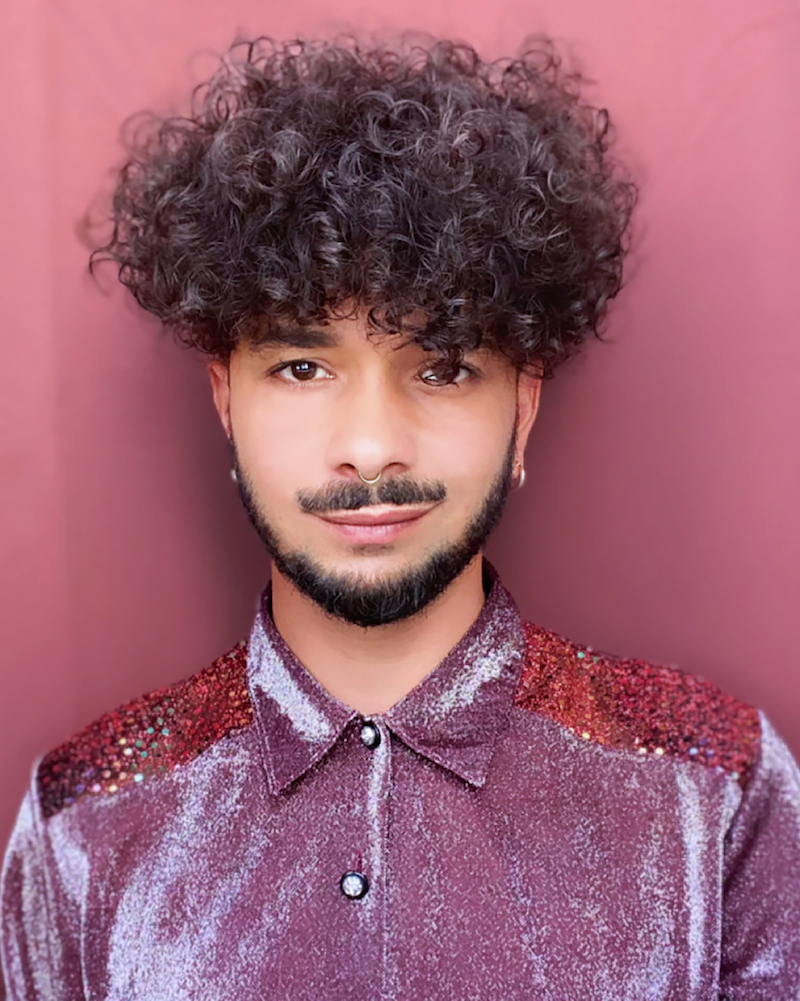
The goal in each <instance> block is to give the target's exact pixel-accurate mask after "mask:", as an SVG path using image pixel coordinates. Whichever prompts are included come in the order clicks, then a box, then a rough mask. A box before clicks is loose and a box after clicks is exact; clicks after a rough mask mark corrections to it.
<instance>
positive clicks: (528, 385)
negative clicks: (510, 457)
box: [515, 369, 542, 463]
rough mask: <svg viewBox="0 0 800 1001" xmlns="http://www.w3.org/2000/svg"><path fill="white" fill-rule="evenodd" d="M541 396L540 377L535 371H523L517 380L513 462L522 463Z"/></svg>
mask: <svg viewBox="0 0 800 1001" xmlns="http://www.w3.org/2000/svg"><path fill="white" fill-rule="evenodd" d="M541 394H542V376H541V374H540V373H539V372H538V371H536V370H535V369H524V370H523V371H522V372H520V374H519V376H518V378H517V454H516V456H515V460H516V461H517V462H519V463H523V461H524V456H525V446H526V445H527V443H528V435H529V434H530V433H531V428H532V427H533V422H534V421H535V420H536V414H537V413H538V412H539V399H540V397H541Z"/></svg>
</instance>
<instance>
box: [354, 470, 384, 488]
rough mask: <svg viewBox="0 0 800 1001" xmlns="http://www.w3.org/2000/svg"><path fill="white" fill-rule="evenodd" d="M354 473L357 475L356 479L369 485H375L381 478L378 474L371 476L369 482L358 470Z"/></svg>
mask: <svg viewBox="0 0 800 1001" xmlns="http://www.w3.org/2000/svg"><path fill="white" fill-rule="evenodd" d="M356 472H357V473H358V478H359V479H360V480H361V482H362V483H369V484H373V483H377V482H378V480H379V479H380V478H381V473H380V472H379V473H378V475H377V476H373V477H372V479H371V480H368V479H367V478H366V476H362V475H361V470H360V469H357V470H356Z"/></svg>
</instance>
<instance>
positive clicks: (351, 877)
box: [339, 870, 369, 900]
mask: <svg viewBox="0 0 800 1001" xmlns="http://www.w3.org/2000/svg"><path fill="white" fill-rule="evenodd" d="M339 886H340V887H341V890H342V893H343V894H344V895H345V896H346V897H347V898H348V899H349V900H360V899H361V898H362V897H364V896H366V893H367V890H368V889H369V882H368V880H367V877H366V876H365V875H364V873H363V872H353V871H352V870H350V871H349V872H346V873H345V874H344V876H342V878H341V879H340V880H339Z"/></svg>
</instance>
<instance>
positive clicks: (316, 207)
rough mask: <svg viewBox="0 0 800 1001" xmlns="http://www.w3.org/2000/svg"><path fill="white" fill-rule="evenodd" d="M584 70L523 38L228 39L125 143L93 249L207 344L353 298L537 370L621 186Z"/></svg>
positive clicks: (575, 343)
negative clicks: (500, 50)
mask: <svg viewBox="0 0 800 1001" xmlns="http://www.w3.org/2000/svg"><path fill="white" fill-rule="evenodd" d="M583 82H584V81H583V78H582V77H581V75H580V74H578V73H575V72H567V71H565V70H564V68H563V67H562V65H561V60H560V59H559V56H558V54H557V51H556V49H555V46H554V45H553V43H552V41H551V40H549V39H547V38H545V37H543V36H537V37H535V38H533V39H531V40H530V41H529V42H528V43H526V45H524V46H523V48H522V52H521V54H520V56H519V57H518V58H516V59H504V60H497V61H494V62H484V61H483V60H481V59H480V58H479V56H478V54H477V53H476V51H475V50H474V49H473V48H472V47H470V46H469V45H466V44H461V43H456V42H452V41H441V40H439V41H437V40H433V41H431V42H430V43H428V44H420V43H419V42H416V43H415V44H413V45H410V46H404V45H400V46H399V47H398V48H392V47H390V46H387V45H376V44H372V45H369V46H367V45H365V44H363V43H360V42H358V41H357V40H355V39H352V38H346V39H344V40H342V39H338V40H336V41H334V42H323V41H303V40H295V41H290V42H283V43H279V42H275V41H273V40H271V39H268V38H261V39H257V40H256V41H254V42H248V43H240V44H239V45H237V46H234V47H233V48H232V49H231V50H230V52H229V54H228V56H227V57H226V58H225V59H224V60H223V62H222V65H221V68H220V69H219V70H218V71H217V72H216V73H215V74H214V76H213V77H212V78H211V79H210V80H209V81H208V82H207V83H206V84H204V85H202V86H201V87H200V88H197V90H196V91H195V93H194V97H193V101H192V108H191V112H190V114H189V115H188V116H186V117H183V116H171V117H166V118H158V117H155V116H150V117H149V119H148V121H149V123H150V124H149V127H147V128H146V129H145V130H144V132H142V130H141V129H140V130H139V133H138V135H137V137H136V138H135V139H134V140H132V141H131V143H130V159H129V160H128V162H127V163H126V164H125V166H124V167H123V168H122V170H121V173H120V176H119V179H118V182H117V186H116V189H115V193H114V196H113V211H112V217H113V233H112V235H111V237H110V240H109V242H108V243H107V244H105V246H103V247H100V248H98V249H96V250H95V252H94V254H93V255H92V264H94V263H96V262H97V260H98V259H110V260H112V261H115V262H116V263H117V265H118V266H119V277H120V280H121V281H122V282H123V283H124V284H125V285H127V286H128V288H129V289H130V290H131V292H132V293H133V295H134V296H135V297H136V299H137V300H138V302H139V303H140V304H141V305H142V306H143V307H144V308H145V309H146V310H148V311H150V312H151V313H154V314H155V315H156V316H158V317H160V318H161V320H163V321H164V322H165V323H166V324H167V325H168V326H169V327H171V328H173V329H174V330H175V331H176V332H177V334H178V336H179V337H180V338H181V339H182V340H183V341H185V342H186V343H187V344H190V345H192V346H194V347H197V348H199V349H200V350H201V351H203V352H206V353H208V354H211V355H214V356H217V357H222V358H225V357H227V356H228V355H229V353H230V351H231V350H232V349H233V348H234V347H235V345H236V344H237V342H239V341H240V340H241V339H242V338H249V339H251V340H255V341H258V339H259V338H265V337H267V336H268V335H269V332H270V331H271V330H273V329H274V325H275V324H281V323H285V322H292V323H294V324H298V325H301V326H303V325H307V324H310V323H313V322H316V323H319V322H324V321H325V318H326V317H327V316H330V315H345V314H346V310H345V313H342V312H341V311H342V310H343V309H345V307H346V304H347V303H348V302H350V303H351V304H352V303H353V302H355V303H356V305H357V306H358V305H363V306H365V307H367V308H369V319H370V322H371V324H372V325H373V326H374V328H375V329H376V330H383V331H386V332H393V331H399V330H404V331H407V332H410V333H411V335H412V336H414V337H415V338H416V339H417V340H418V341H419V343H421V344H423V346H424V347H426V348H427V349H430V350H433V351H438V352H441V353H442V354H443V355H445V356H446V357H449V358H450V359H457V358H459V357H460V356H461V354H462V353H463V352H464V351H467V350H471V349H474V348H475V347H477V346H479V345H480V344H481V343H483V344H488V345H490V346H491V347H493V348H495V349H497V350H499V351H501V352H503V353H504V354H505V355H506V356H507V357H508V358H509V359H510V360H511V361H512V362H513V363H514V364H515V365H517V366H520V367H524V366H528V365H531V364H536V365H538V367H539V368H540V370H542V371H543V372H544V374H546V375H548V374H550V373H551V371H552V369H553V368H554V367H555V366H556V365H557V364H558V363H559V362H561V361H563V360H564V359H565V358H567V357H568V356H570V355H571V354H572V353H573V352H574V351H575V350H576V349H577V348H578V347H579V346H580V345H581V344H582V343H583V341H584V340H585V339H586V337H587V336H588V335H589V334H590V333H595V334H597V333H598V328H599V326H600V324H601V321H602V320H603V317H604V315H605V312H606V307H607V304H608V301H609V300H610V299H611V298H612V297H613V296H615V295H616V294H617V292H618V291H619V289H620V287H621V284H622V262H623V257H624V256H625V253H626V250H627V242H628V240H627V230H628V223H629V220H630V215H631V211H632V208H633V205H634V202H635V198H636V189H635V186H634V184H633V183H632V182H631V181H630V179H629V178H628V177H627V175H626V174H625V172H624V171H623V170H622V169H621V168H620V167H619V165H618V164H617V163H616V162H615V161H614V160H612V159H611V158H610V156H609V152H608V151H609V145H610V141H611V133H610V127H609V119H608V114H607V112H606V111H605V110H598V109H595V108H593V107H591V106H590V105H588V104H587V103H586V102H585V101H584V100H583V98H582V97H581V93H580V90H581V86H582V84H583ZM420 311H421V312H420ZM412 314H413V315H415V316H416V317H417V318H419V317H420V316H423V317H424V322H422V323H421V322H420V321H419V319H417V321H416V325H414V324H412V323H410V321H409V317H410V316H411V315H412Z"/></svg>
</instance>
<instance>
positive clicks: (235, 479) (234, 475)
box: [231, 466, 239, 483]
mask: <svg viewBox="0 0 800 1001" xmlns="http://www.w3.org/2000/svg"><path fill="white" fill-rule="evenodd" d="M231 479H232V480H233V482H234V483H238V482H239V477H238V475H237V474H236V470H235V469H234V468H233V466H231Z"/></svg>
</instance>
